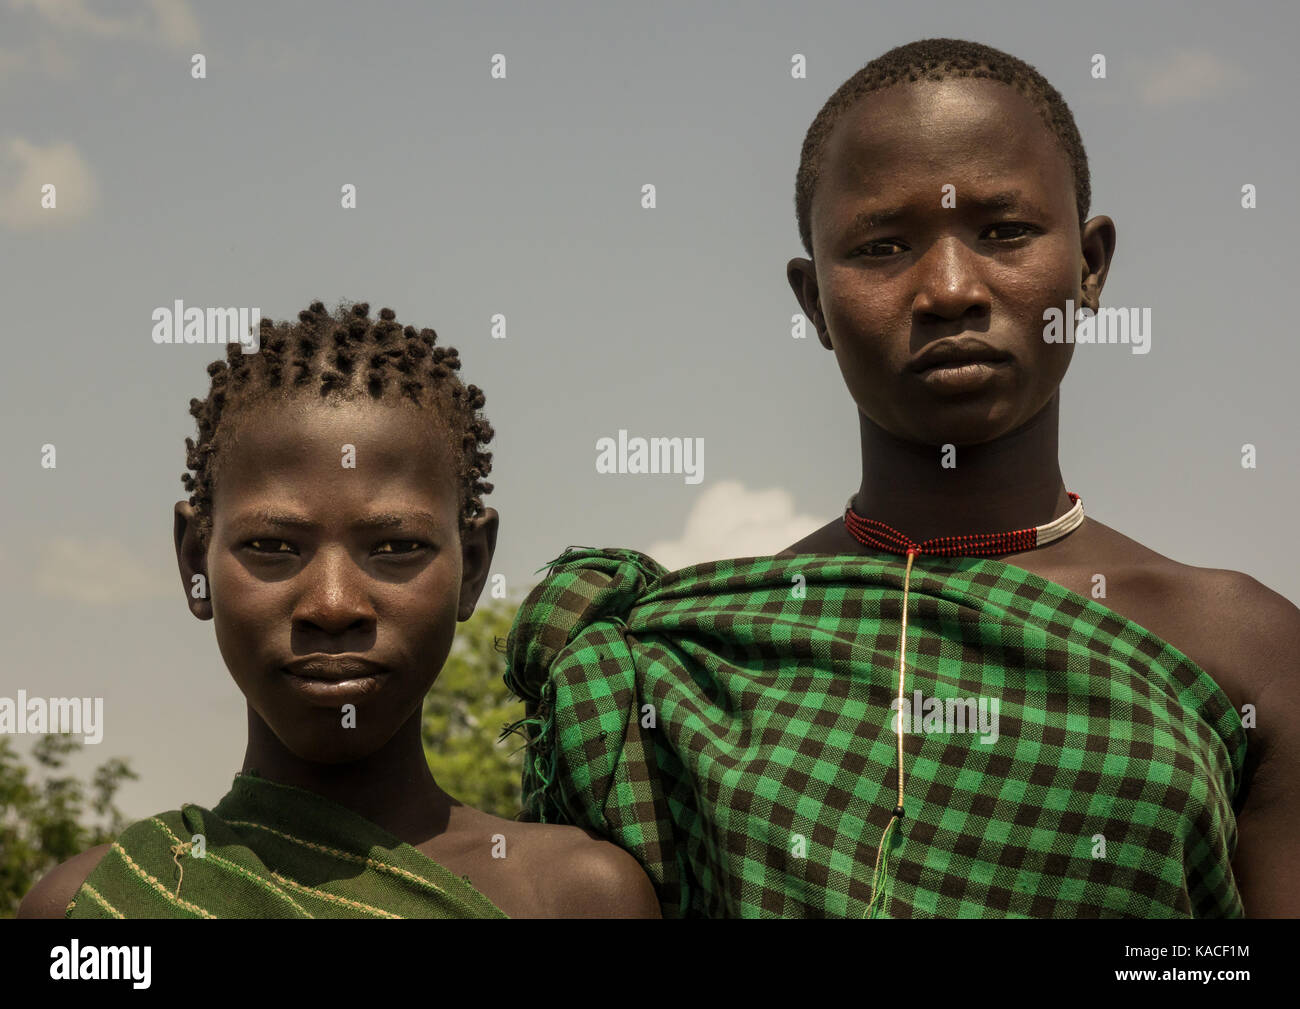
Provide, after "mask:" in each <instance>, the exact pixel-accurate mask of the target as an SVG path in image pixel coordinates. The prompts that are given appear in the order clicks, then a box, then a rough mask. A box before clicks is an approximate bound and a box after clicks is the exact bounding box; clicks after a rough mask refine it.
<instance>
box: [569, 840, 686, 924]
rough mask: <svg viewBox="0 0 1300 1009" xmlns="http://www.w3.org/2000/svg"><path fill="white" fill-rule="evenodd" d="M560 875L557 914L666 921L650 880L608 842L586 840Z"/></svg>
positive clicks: (637, 866)
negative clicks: (662, 919) (661, 919)
mask: <svg viewBox="0 0 1300 1009" xmlns="http://www.w3.org/2000/svg"><path fill="white" fill-rule="evenodd" d="M556 876H557V883H558V886H557V893H556V896H555V902H554V905H553V906H554V911H555V913H556V914H557V915H558V916H560V917H565V918H662V917H663V913H662V911H661V910H660V908H659V898H658V897H657V896H656V895H655V890H654V886H653V884H651V882H650V877H649V876H647V875H646V874H645V870H644V869H642V868H641V865H640V863H639V862H637V860H636V859H635V858H633V857H632V856H631V855H630V854H628V853H627V852H626V851H624V850H623V849H622V848H620V847H618V846H617V845H614V844H611V843H610V842H608V841H594V840H590V839H584V840H583V841H582V842H581V843H579V844H578V845H577V846H576V847H575V849H574V850H573V853H572V855H571V856H570V857H569V858H567V859H565V865H564V869H563V871H562V872H559V873H557V874H556Z"/></svg>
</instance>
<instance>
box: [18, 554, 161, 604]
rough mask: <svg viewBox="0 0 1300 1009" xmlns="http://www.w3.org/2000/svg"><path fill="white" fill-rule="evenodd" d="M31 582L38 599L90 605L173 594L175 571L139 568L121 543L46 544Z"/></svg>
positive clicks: (138, 560) (141, 565) (127, 601)
mask: <svg viewBox="0 0 1300 1009" xmlns="http://www.w3.org/2000/svg"><path fill="white" fill-rule="evenodd" d="M35 583H36V591H37V592H39V593H40V594H41V595H43V596H47V597H49V598H51V599H66V600H70V601H72V602H76V603H86V604H88V605H91V606H105V605H114V604H117V603H129V602H135V601H136V600H140V599H158V598H162V597H165V596H170V595H174V594H175V593H176V592H177V591H178V584H177V580H176V575H175V572H172V573H171V574H170V575H169V574H168V572H167V569H166V568H165V567H162V566H152V565H149V564H144V563H142V562H141V561H140V557H139V554H138V553H133V552H132V551H131V550H129V549H127V547H126V545H125V544H124V543H122V542H120V541H118V540H114V539H107V538H101V539H97V540H79V539H72V538H70V537H60V538H58V539H54V540H52V541H50V542H49V543H48V544H46V545H45V547H44V548H43V550H42V552H41V556H40V558H39V560H38V561H37V564H36V576H35Z"/></svg>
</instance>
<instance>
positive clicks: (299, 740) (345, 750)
mask: <svg viewBox="0 0 1300 1009" xmlns="http://www.w3.org/2000/svg"><path fill="white" fill-rule="evenodd" d="M340 732H348V733H352V736H351V737H350V738H348V737H344V736H340V735H339V733H338V732H328V733H310V734H303V733H301V732H298V733H296V734H295V733H293V732H289V733H280V732H276V736H277V737H278V738H279V740H280V742H281V743H283V744H284V746H285V748H286V749H287V750H288V751H289V752H290V753H292V754H293V755H294V756H295V757H297V758H298V759H299V760H307V761H310V762H311V763H313V764H351V763H353V762H354V761H358V760H364V759H365V758H366V757H369V756H370V755H371V754H373V753H375V752H376V751H377V750H379V749H381V748H382V747H383V745H384V744H385V743H387V742H388V739H387V738H386V739H377V738H375V734H374V733H367V734H366V735H365V736H359V735H356V732H357V730H356V729H346V730H340ZM388 738H391V735H390V736H389V737H388Z"/></svg>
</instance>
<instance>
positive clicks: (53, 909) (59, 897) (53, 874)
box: [18, 844, 112, 918]
mask: <svg viewBox="0 0 1300 1009" xmlns="http://www.w3.org/2000/svg"><path fill="white" fill-rule="evenodd" d="M111 847H112V844H100V845H96V846H95V847H94V848H89V849H87V850H86V851H83V852H82V853H81V854H80V855H74V856H73V857H72V858H70V859H68V860H67V861H66V862H63V863H60V864H59V865H56V866H55V867H54V868H53V869H51V870H50V871H49V872H47V873H46V874H45V875H44V876H42V877H41V880H40V882H39V883H37V884H36V885H35V886H34V887H32V888H31V889H30V890H28V891H27V896H26V897H24V898H23V900H22V903H21V904H19V905H18V917H19V918H62V917H63V913H64V912H65V911H66V910H67V908H68V902H69V901H71V900H72V898H73V897H75V896H76V894H77V891H78V890H80V889H81V884H82V883H84V882H85V881H86V877H87V876H89V875H90V874H91V872H93V871H94V869H95V866H97V865H99V863H100V860H101V859H102V858H103V857H104V855H105V853H106V852H107V851H108V849H109V848H111Z"/></svg>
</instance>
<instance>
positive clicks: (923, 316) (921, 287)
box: [912, 237, 992, 322]
mask: <svg viewBox="0 0 1300 1009" xmlns="http://www.w3.org/2000/svg"><path fill="white" fill-rule="evenodd" d="M978 262H979V256H978V255H977V254H976V253H975V252H973V251H972V250H971V249H969V248H968V247H967V246H966V243H964V242H963V241H961V240H960V239H958V238H955V237H947V238H940V239H939V240H938V241H936V242H934V244H933V245H931V246H930V248H929V249H927V250H926V252H925V255H923V256H922V257H921V259H920V261H919V262H918V263H917V266H916V271H917V288H916V297H915V298H914V299H913V301H912V314H913V316H914V317H915V318H916V320H917V321H918V322H927V321H928V322H935V321H938V320H953V319H960V318H962V317H963V316H965V315H966V313H968V312H971V311H974V312H976V313H977V314H980V315H987V314H988V312H989V310H990V308H991V305H992V295H991V294H990V293H989V289H988V287H987V286H986V285H985V283H984V279H983V277H982V275H981V273H980V269H979V266H978Z"/></svg>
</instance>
